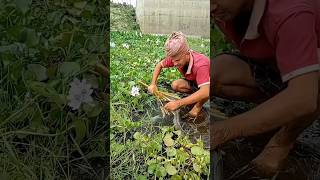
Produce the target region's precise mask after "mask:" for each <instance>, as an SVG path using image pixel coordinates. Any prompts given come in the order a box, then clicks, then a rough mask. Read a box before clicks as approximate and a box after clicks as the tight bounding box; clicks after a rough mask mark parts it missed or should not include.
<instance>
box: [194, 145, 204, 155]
mask: <svg viewBox="0 0 320 180" xmlns="http://www.w3.org/2000/svg"><path fill="white" fill-rule="evenodd" d="M191 153H192V154H194V155H201V154H203V148H201V147H199V146H193V147H192V148H191Z"/></svg>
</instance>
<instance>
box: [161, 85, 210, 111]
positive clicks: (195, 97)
mask: <svg viewBox="0 0 320 180" xmlns="http://www.w3.org/2000/svg"><path fill="white" fill-rule="evenodd" d="M209 89H210V84H206V85H203V86H201V87H200V89H199V90H198V91H196V92H194V93H193V94H191V95H190V96H188V97H185V98H183V99H179V100H176V101H172V102H169V103H167V104H166V105H165V106H164V108H165V109H167V110H169V111H174V110H176V109H178V108H179V107H181V106H185V105H189V104H194V103H196V102H199V101H201V100H203V99H206V98H209Z"/></svg>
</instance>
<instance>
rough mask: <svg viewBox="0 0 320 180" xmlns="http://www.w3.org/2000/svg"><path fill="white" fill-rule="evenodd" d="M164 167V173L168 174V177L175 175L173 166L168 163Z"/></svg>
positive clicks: (175, 170) (175, 171)
mask: <svg viewBox="0 0 320 180" xmlns="http://www.w3.org/2000/svg"><path fill="white" fill-rule="evenodd" d="M164 167H165V168H166V171H167V173H168V174H170V175H175V174H177V169H176V168H175V167H174V166H172V165H171V164H170V163H167V164H165V165H164Z"/></svg>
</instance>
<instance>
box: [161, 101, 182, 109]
mask: <svg viewBox="0 0 320 180" xmlns="http://www.w3.org/2000/svg"><path fill="white" fill-rule="evenodd" d="M179 107H181V104H180V103H179V101H171V102H168V103H167V104H166V105H165V106H164V108H165V109H166V110H168V111H174V110H176V109H178V108H179Z"/></svg>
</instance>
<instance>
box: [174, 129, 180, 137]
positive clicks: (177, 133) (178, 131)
mask: <svg viewBox="0 0 320 180" xmlns="http://www.w3.org/2000/svg"><path fill="white" fill-rule="evenodd" d="M173 133H175V134H176V135H178V136H180V135H181V131H180V130H177V131H173Z"/></svg>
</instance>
